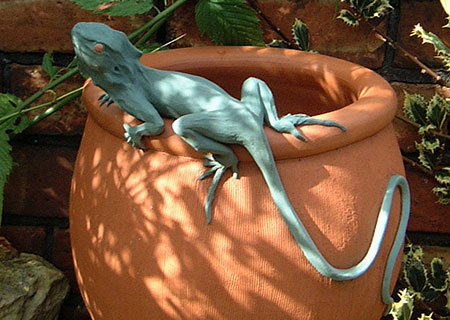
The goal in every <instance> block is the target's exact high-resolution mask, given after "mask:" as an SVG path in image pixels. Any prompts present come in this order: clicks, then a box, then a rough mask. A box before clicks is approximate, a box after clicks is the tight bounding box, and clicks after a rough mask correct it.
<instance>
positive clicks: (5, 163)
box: [0, 131, 14, 225]
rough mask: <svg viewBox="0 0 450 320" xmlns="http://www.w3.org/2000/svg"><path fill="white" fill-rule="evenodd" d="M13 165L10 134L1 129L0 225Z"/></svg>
mask: <svg viewBox="0 0 450 320" xmlns="http://www.w3.org/2000/svg"><path fill="white" fill-rule="evenodd" d="M13 165H14V162H13V159H12V157H11V145H10V144H9V135H8V134H7V133H6V132H4V131H0V225H1V221H2V214H3V191H4V187H5V184H6V182H7V181H8V176H9V174H10V173H11V171H12V168H13Z"/></svg>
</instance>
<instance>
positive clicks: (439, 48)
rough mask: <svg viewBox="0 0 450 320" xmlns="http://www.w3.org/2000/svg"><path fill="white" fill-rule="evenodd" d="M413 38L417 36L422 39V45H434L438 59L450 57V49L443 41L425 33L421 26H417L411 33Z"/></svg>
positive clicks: (432, 34)
mask: <svg viewBox="0 0 450 320" xmlns="http://www.w3.org/2000/svg"><path fill="white" fill-rule="evenodd" d="M411 36H417V37H419V38H421V39H422V43H429V44H432V45H433V47H434V51H435V52H436V53H437V55H438V58H441V59H442V60H444V61H445V60H446V59H448V57H450V49H449V48H448V47H447V46H446V45H445V44H444V43H443V42H442V40H441V39H440V38H439V37H438V36H437V35H435V34H434V33H432V32H427V31H425V30H424V29H423V28H422V26H421V25H420V24H416V25H415V26H414V29H413V30H412V32H411Z"/></svg>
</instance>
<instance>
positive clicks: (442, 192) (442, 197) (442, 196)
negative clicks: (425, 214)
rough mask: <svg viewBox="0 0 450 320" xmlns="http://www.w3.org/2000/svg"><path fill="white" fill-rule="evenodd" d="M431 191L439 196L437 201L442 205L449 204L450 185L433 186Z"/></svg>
mask: <svg viewBox="0 0 450 320" xmlns="http://www.w3.org/2000/svg"><path fill="white" fill-rule="evenodd" d="M433 193H434V194H435V195H436V196H438V197H439V200H438V203H440V204H443V205H449V204H450V187H449V186H440V187H435V188H433Z"/></svg>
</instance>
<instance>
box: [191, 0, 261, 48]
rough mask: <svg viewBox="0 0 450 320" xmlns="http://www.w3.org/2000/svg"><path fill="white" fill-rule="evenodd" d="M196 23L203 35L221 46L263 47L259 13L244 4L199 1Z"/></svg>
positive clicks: (234, 0)
mask: <svg viewBox="0 0 450 320" xmlns="http://www.w3.org/2000/svg"><path fill="white" fill-rule="evenodd" d="M195 19H196V21H197V26H198V28H199V30H200V32H201V34H202V35H203V34H205V33H206V34H207V35H208V36H209V37H210V38H211V40H213V41H214V42H215V43H216V44H218V45H255V46H262V45H264V39H263V36H262V34H263V32H262V28H261V25H260V22H259V19H258V17H257V15H256V12H255V11H254V10H253V9H251V8H249V7H248V6H246V5H245V2H244V1H243V0H200V1H199V2H198V3H197V5H196V7H195Z"/></svg>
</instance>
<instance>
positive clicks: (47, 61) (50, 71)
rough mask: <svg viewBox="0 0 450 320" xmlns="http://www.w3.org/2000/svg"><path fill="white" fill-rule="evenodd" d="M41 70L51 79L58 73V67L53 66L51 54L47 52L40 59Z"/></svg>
mask: <svg viewBox="0 0 450 320" xmlns="http://www.w3.org/2000/svg"><path fill="white" fill-rule="evenodd" d="M42 69H43V70H44V72H45V73H46V74H47V75H48V76H49V77H50V78H53V77H54V76H55V75H56V74H57V73H58V71H59V68H58V67H55V66H54V65H53V52H47V53H46V54H44V58H43V59H42Z"/></svg>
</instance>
